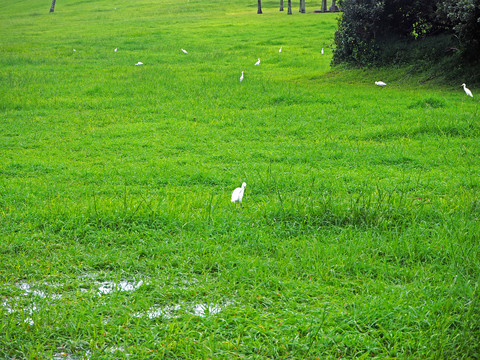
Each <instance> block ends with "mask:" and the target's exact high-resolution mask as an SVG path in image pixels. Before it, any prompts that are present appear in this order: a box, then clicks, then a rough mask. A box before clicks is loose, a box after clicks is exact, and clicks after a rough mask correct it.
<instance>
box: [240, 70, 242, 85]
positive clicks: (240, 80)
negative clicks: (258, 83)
mask: <svg viewBox="0 0 480 360" xmlns="http://www.w3.org/2000/svg"><path fill="white" fill-rule="evenodd" d="M242 81H243V71H242V76H240V82H242Z"/></svg>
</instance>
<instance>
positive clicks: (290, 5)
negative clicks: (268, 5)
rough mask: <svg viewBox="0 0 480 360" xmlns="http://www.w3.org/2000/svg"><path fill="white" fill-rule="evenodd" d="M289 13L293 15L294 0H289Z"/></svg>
mask: <svg viewBox="0 0 480 360" xmlns="http://www.w3.org/2000/svg"><path fill="white" fill-rule="evenodd" d="M288 15H292V0H288Z"/></svg>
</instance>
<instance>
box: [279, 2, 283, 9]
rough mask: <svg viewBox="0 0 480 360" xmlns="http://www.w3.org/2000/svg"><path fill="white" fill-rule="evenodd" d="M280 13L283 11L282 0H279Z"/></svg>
mask: <svg viewBox="0 0 480 360" xmlns="http://www.w3.org/2000/svg"><path fill="white" fill-rule="evenodd" d="M280 11H283V0H280Z"/></svg>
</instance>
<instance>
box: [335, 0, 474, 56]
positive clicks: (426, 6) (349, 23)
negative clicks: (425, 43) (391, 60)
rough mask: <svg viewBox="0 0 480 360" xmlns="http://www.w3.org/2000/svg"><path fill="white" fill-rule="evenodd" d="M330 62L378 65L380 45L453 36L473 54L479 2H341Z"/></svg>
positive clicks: (385, 0) (359, 0) (468, 0)
mask: <svg viewBox="0 0 480 360" xmlns="http://www.w3.org/2000/svg"><path fill="white" fill-rule="evenodd" d="M341 4H342V7H343V11H344V13H343V17H342V18H341V19H339V27H338V30H337V33H336V35H335V43H336V46H337V48H336V50H335V52H334V58H333V63H334V64H337V63H340V62H344V61H345V62H350V63H355V64H359V65H368V64H373V63H376V64H378V63H380V59H382V60H385V56H381V52H382V51H383V50H381V49H382V48H383V44H384V43H386V42H388V43H392V42H393V43H394V42H398V41H405V40H406V41H411V42H413V41H420V40H422V39H424V38H426V37H430V36H437V35H438V34H442V33H444V34H455V35H456V36H458V38H459V39H460V40H461V42H462V43H461V45H462V48H463V49H464V50H468V52H469V53H470V54H473V53H475V51H476V49H478V46H479V41H480V40H479V39H480V21H479V20H480V6H479V5H480V0H462V1H455V0H433V1H432V0H416V1H406V0H343V1H342V3H341Z"/></svg>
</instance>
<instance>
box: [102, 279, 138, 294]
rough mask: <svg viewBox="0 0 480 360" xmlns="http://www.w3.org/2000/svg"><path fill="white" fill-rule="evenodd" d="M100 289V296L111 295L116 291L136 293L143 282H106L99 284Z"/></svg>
mask: <svg viewBox="0 0 480 360" xmlns="http://www.w3.org/2000/svg"><path fill="white" fill-rule="evenodd" d="M99 284H100V287H99V288H98V294H99V295H103V294H110V293H112V292H114V291H134V290H137V289H138V288H139V287H140V286H142V285H143V280H140V281H139V282H136V281H134V282H131V281H127V280H122V281H120V282H119V283H115V282H113V281H104V282H101V283H99Z"/></svg>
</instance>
